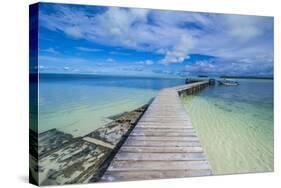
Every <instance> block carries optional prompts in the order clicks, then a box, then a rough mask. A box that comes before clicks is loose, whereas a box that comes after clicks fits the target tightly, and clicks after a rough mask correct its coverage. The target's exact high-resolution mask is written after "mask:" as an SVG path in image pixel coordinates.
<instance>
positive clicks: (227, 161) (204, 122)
mask: <svg viewBox="0 0 281 188" xmlns="http://www.w3.org/2000/svg"><path fill="white" fill-rule="evenodd" d="M239 82H240V85H239V86H235V87H234V86H233V87H226V86H214V87H209V88H206V89H204V90H203V91H202V92H200V93H199V94H197V95H193V96H187V97H184V98H183V102H184V105H185V107H186V110H187V111H188V113H189V114H190V116H191V119H192V123H193V126H194V128H195V129H196V130H197V133H198V135H199V137H200V141H201V143H202V145H203V147H204V151H205V153H206V155H207V157H208V159H209V161H210V163H211V166H212V169H213V171H214V173H215V174H233V173H251V172H265V171H273V168H274V167H273V164H274V161H273V160H274V158H273V157H274V154H273V139H274V137H273V81H272V80H239Z"/></svg>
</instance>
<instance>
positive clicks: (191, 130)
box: [133, 127, 196, 133]
mask: <svg viewBox="0 0 281 188" xmlns="http://www.w3.org/2000/svg"><path fill="white" fill-rule="evenodd" d="M133 132H134V133H137V132H140V133H150V132H159V133H196V132H195V130H194V129H181V130H180V129H163V128H162V129H161V128H160V129H159V128H147V127H136V128H135V129H134V131H133Z"/></svg>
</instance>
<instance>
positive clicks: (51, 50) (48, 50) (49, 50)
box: [41, 48, 59, 54]
mask: <svg viewBox="0 0 281 188" xmlns="http://www.w3.org/2000/svg"><path fill="white" fill-rule="evenodd" d="M41 51H43V52H47V53H51V54H59V52H58V51H57V50H56V49H54V48H46V49H43V50H41Z"/></svg>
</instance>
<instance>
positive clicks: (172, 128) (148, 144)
mask: <svg viewBox="0 0 281 188" xmlns="http://www.w3.org/2000/svg"><path fill="white" fill-rule="evenodd" d="M206 84H208V82H207V81H202V82H197V83H192V84H188V85H183V86H178V87H173V88H168V89H163V90H161V91H160V92H159V94H158V96H157V97H156V98H155V99H154V101H153V102H152V103H151V104H150V106H149V107H148V109H147V111H146V112H145V113H144V115H143V116H142V118H141V119H140V120H139V122H138V123H137V125H136V126H135V128H134V129H133V131H132V132H131V134H130V135H129V137H128V138H127V140H126V141H125V143H124V144H123V145H122V146H121V148H120V150H119V151H118V152H117V154H116V155H115V157H114V159H113V160H112V162H111V164H110V166H109V167H108V169H107V170H106V172H105V173H104V175H103V177H102V178H101V181H125V180H126V181H129V180H147V179H163V178H180V177H191V176H206V175H211V174H212V170H211V167H210V165H209V162H208V161H207V158H206V157H205V154H204V152H203V149H202V146H201V144H200V142H199V138H198V137H197V134H196V131H195V129H194V128H193V127H192V123H191V120H190V117H189V115H188V114H187V112H186V111H185V109H184V106H183V104H182V103H181V100H180V98H179V92H182V91H184V90H189V89H194V88H198V87H199V88H200V87H202V86H204V85H206Z"/></svg>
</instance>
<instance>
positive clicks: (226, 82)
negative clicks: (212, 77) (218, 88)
mask: <svg viewBox="0 0 281 188" xmlns="http://www.w3.org/2000/svg"><path fill="white" fill-rule="evenodd" d="M218 83H219V85H225V86H238V85H239V82H237V81H234V80H227V79H224V80H218Z"/></svg>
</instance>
